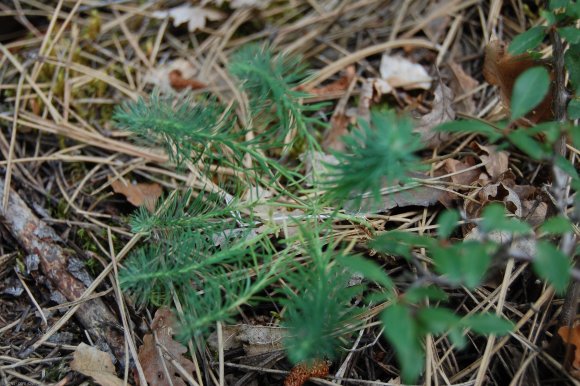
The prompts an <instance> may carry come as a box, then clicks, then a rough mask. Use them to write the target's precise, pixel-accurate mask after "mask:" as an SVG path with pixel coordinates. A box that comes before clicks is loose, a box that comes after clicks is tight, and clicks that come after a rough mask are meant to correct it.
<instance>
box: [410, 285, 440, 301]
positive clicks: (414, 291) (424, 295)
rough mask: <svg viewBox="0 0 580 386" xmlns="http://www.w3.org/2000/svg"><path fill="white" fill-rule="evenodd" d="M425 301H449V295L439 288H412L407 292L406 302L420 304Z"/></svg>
mask: <svg viewBox="0 0 580 386" xmlns="http://www.w3.org/2000/svg"><path fill="white" fill-rule="evenodd" d="M425 299H429V300H435V301H441V300H447V294H446V293H445V291H443V290H442V289H441V288H439V287H435V286H429V287H412V288H409V289H408V290H407V292H405V300H406V301H407V302H409V303H419V302H422V301H424V300H425Z"/></svg>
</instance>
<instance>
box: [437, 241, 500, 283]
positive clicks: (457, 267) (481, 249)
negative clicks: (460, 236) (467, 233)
mask: <svg viewBox="0 0 580 386" xmlns="http://www.w3.org/2000/svg"><path fill="white" fill-rule="evenodd" d="M493 247H494V246H493V245H492V244H490V243H481V242H479V241H466V242H464V243H461V244H455V245H452V246H450V247H445V248H442V247H440V248H435V249H434V250H433V260H434V261H435V270H436V271H437V272H438V273H439V274H441V275H444V276H445V277H447V279H448V280H449V281H451V282H453V283H455V284H464V285H465V286H466V287H468V288H475V287H477V285H479V283H480V282H481V279H482V278H483V276H484V275H485V273H486V272H487V268H488V267H489V263H490V262H491V257H492V248H493Z"/></svg>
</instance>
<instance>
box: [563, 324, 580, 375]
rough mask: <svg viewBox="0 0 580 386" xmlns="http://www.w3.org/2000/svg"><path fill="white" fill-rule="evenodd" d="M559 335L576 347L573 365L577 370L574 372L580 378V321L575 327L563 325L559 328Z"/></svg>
mask: <svg viewBox="0 0 580 386" xmlns="http://www.w3.org/2000/svg"><path fill="white" fill-rule="evenodd" d="M558 335H560V338H562V340H563V341H564V342H565V343H567V344H571V345H573V346H575V347H576V350H575V351H574V360H573V361H572V367H573V368H574V370H575V371H572V374H573V375H574V376H575V377H576V378H577V379H580V323H579V324H576V325H575V326H574V327H572V328H569V327H568V326H563V327H560V328H559V329H558Z"/></svg>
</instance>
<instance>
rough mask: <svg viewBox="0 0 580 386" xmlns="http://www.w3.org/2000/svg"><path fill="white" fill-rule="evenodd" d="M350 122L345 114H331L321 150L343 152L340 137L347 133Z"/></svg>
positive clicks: (342, 142)
mask: <svg viewBox="0 0 580 386" xmlns="http://www.w3.org/2000/svg"><path fill="white" fill-rule="evenodd" d="M350 122H351V119H350V117H348V116H347V115H346V114H342V113H339V114H336V113H335V114H333V115H332V117H331V118H330V130H328V132H327V133H325V135H324V139H323V141H322V148H323V149H324V150H336V151H343V150H344V148H345V147H344V141H343V140H342V137H343V136H344V135H346V134H347V133H348V124H349V123H350Z"/></svg>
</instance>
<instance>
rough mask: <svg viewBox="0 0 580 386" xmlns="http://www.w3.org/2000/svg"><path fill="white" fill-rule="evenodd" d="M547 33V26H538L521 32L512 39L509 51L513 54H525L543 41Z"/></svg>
mask: <svg viewBox="0 0 580 386" xmlns="http://www.w3.org/2000/svg"><path fill="white" fill-rule="evenodd" d="M545 35H546V27H543V26H537V27H533V28H530V29H529V30H527V31H525V32H523V33H521V34H519V35H518V36H516V37H515V38H514V40H512V42H511V44H510V46H509V48H508V52H509V53H510V54H512V55H518V54H523V53H524V52H526V51H528V50H533V49H534V48H536V47H537V46H538V44H540V43H541V42H542V40H543V39H544V36H545Z"/></svg>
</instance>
